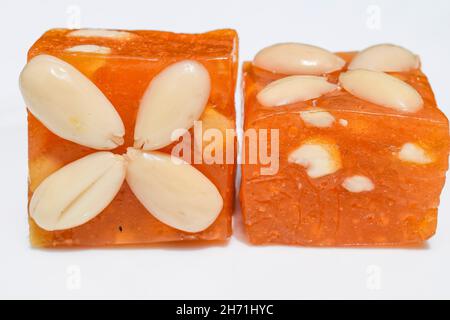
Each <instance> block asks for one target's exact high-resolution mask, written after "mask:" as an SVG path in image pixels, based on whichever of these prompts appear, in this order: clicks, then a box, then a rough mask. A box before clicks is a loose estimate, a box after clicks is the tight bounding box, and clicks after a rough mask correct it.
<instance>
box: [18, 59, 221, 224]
mask: <svg viewBox="0 0 450 320" xmlns="http://www.w3.org/2000/svg"><path fill="white" fill-rule="evenodd" d="M210 86H211V84H210V76H209V73H208V71H207V70H206V68H205V67H204V66H203V65H202V64H200V63H198V62H196V61H192V60H183V61H179V62H176V63H174V64H172V65H170V66H168V67H167V68H166V69H164V70H163V71H161V72H160V73H159V74H158V75H157V76H156V77H154V78H153V80H152V81H151V82H150V84H149V86H148V88H147V89H146V91H145V93H144V95H143V97H142V99H141V104H140V106H139V111H138V115H137V118H136V125H135V131H134V140H135V143H134V147H130V148H128V150H127V153H126V154H124V155H118V154H114V153H112V152H110V151H105V150H112V149H114V148H116V147H117V146H119V145H122V144H123V141H124V140H123V136H124V134H125V129H124V125H123V122H122V120H121V118H120V116H119V114H118V113H117V111H116V109H115V108H114V106H113V105H112V104H111V102H110V101H109V100H108V99H107V98H106V97H105V95H104V94H103V93H102V92H101V91H100V90H99V89H98V88H97V87H96V86H95V84H94V83H92V82H91V81H90V80H89V79H88V78H87V77H86V76H84V75H83V74H82V73H81V72H79V71H78V70H77V69H76V68H74V67H73V66H72V65H70V64H68V63H67V62H65V61H63V60H60V59H58V58H56V57H54V56H50V55H39V56H36V57H34V58H33V59H31V60H30V61H29V62H28V64H27V65H26V66H25V68H24V69H23V71H22V73H21V75H20V88H21V91H22V95H23V97H24V100H25V102H26V105H27V108H28V109H29V111H30V112H31V113H32V114H33V115H34V116H35V117H36V118H37V119H38V120H39V121H40V122H42V123H43V124H44V125H45V126H46V127H47V128H48V129H49V130H50V131H51V132H53V133H54V134H55V135H58V136H59V137H61V138H64V139H67V140H70V141H72V142H75V143H77V144H80V145H83V146H87V147H89V148H92V149H96V150H102V151H97V152H94V153H91V154H89V155H88V156H85V157H83V158H81V159H78V160H76V161H74V162H72V163H69V164H67V165H66V166H64V167H62V168H60V169H59V170H57V171H56V172H54V173H53V174H51V175H50V176H48V177H47V178H46V179H44V181H43V182H42V183H41V184H40V185H39V186H38V187H37V189H36V190H35V192H34V193H33V195H32V198H31V201H30V204H29V214H30V216H31V218H33V219H34V221H35V222H36V223H37V224H38V225H39V226H40V227H41V228H43V229H45V230H49V231H52V230H63V229H69V228H73V227H76V226H79V225H82V224H84V223H86V222H87V221H89V220H91V219H93V218H94V217H95V216H97V215H98V214H100V213H101V212H102V211H103V209H105V208H106V206H108V204H109V203H110V202H111V201H112V200H113V199H114V197H115V196H116V194H117V193H118V192H119V190H120V188H121V186H122V184H123V182H124V180H126V181H127V183H128V184H129V186H130V188H131V190H132V191H133V193H134V194H135V195H136V197H137V198H138V199H139V201H140V202H141V203H142V204H143V205H144V206H145V208H146V209H147V210H148V211H149V212H150V213H151V214H152V215H153V216H154V217H156V218H157V219H158V220H160V221H161V222H163V223H165V224H167V225H169V226H171V227H173V228H176V229H179V230H182V231H186V232H199V231H202V230H205V229H206V228H208V227H209V226H210V225H211V224H212V223H213V222H214V221H215V220H216V218H217V216H218V215H219V213H220V212H221V210H222V207H223V199H222V196H221V195H220V193H219V191H218V190H217V188H216V186H215V185H214V184H213V183H212V182H211V181H210V180H209V179H208V178H207V177H206V176H204V175H203V174H202V173H201V172H200V171H198V170H197V169H196V168H194V167H193V166H191V165H190V164H189V163H187V162H185V161H183V160H182V159H180V158H176V157H174V156H173V155H169V154H164V153H162V152H158V151H156V150H157V149H161V148H163V147H165V146H167V145H169V144H170V143H172V142H173V141H174V140H176V139H178V138H179V136H173V135H172V133H173V132H182V130H177V129H185V130H187V129H189V128H191V127H192V126H193V124H194V121H196V120H198V119H199V118H200V116H201V114H202V112H203V110H204V109H205V106H206V104H207V102H208V99H209V94H210Z"/></svg>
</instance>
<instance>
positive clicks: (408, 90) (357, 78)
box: [339, 69, 423, 113]
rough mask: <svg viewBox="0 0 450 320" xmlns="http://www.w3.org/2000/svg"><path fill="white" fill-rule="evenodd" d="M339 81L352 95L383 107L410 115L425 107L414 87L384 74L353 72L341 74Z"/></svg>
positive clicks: (367, 71)
mask: <svg viewBox="0 0 450 320" xmlns="http://www.w3.org/2000/svg"><path fill="white" fill-rule="evenodd" d="M339 81H340V83H341V85H342V87H343V88H344V89H345V90H347V91H348V92H349V93H351V94H352V95H354V96H356V97H358V98H360V99H363V100H366V101H369V102H371V103H375V104H378V105H380V106H383V107H387V108H391V109H394V110H398V111H401V112H408V113H412V112H417V111H419V110H420V109H422V107H423V99H422V97H421V96H420V94H419V93H418V92H417V91H416V90H415V89H414V88H413V87H411V86H410V85H409V84H407V83H406V82H404V81H402V80H400V79H397V78H396V77H393V76H390V75H388V74H386V73H383V72H379V71H370V70H361V69H360V70H352V71H348V72H345V73H341V75H340V76H339Z"/></svg>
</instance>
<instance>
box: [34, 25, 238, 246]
mask: <svg viewBox="0 0 450 320" xmlns="http://www.w3.org/2000/svg"><path fill="white" fill-rule="evenodd" d="M237 41H238V40H237V34H236V32H235V31H233V30H217V31H212V32H207V33H204V34H175V33H169V32H159V31H116V30H95V29H81V30H75V31H73V30H66V29H54V30H50V31H48V32H46V33H45V34H44V35H43V36H42V37H41V38H40V39H39V40H38V41H37V42H36V43H35V44H34V45H33V46H32V48H31V49H30V51H29V54H28V60H29V61H32V60H33V58H35V57H38V56H40V55H48V56H52V57H55V58H57V59H59V60H62V61H63V62H66V63H68V64H70V65H71V66H73V67H74V68H75V69H76V70H78V71H79V72H81V74H83V75H84V76H85V77H87V78H88V79H89V81H91V82H92V83H93V84H94V85H95V86H96V87H97V88H98V89H99V90H100V91H101V93H102V94H103V95H104V96H105V97H106V99H107V100H109V102H110V103H111V104H112V106H114V108H115V110H116V111H117V113H118V115H119V117H120V119H121V120H122V122H123V132H124V136H123V137H120V138H119V140H122V141H120V142H118V143H117V144H118V146H117V147H115V148H109V149H110V150H109V151H110V152H112V153H113V154H115V155H124V156H123V159H125V162H126V161H131V160H133V159H130V158H132V157H131V156H130V151H129V152H128V155H127V156H125V154H127V148H130V147H133V146H136V142H135V141H134V140H135V139H134V138H135V137H134V135H135V126H136V122H137V117H138V110H139V107H140V104H141V102H142V100H143V96H144V94H146V92H147V91H148V88H149V86H150V85H151V83H152V80H153V79H155V78H156V77H157V76H158V75H162V74H163V73H164V72H165V70H169V67H171V66H174V65H176V64H177V63H178V62H182V61H187V63H186V66H185V67H183V66H181V67H183V68H192V66H198V68H199V69H201V70H206V72H207V74H209V84H210V85H209V86H210V87H209V88H208V90H209V91H208V92H209V96H207V102H206V104H205V106H204V109H203V113H204V114H205V115H206V116H204V115H200V116H199V118H196V119H193V120H202V121H203V126H206V127H208V128H211V127H212V128H215V129H218V130H225V128H223V126H226V127H227V129H231V130H234V123H235V111H234V90H235V83H236V76H237ZM181 67H178V69H177V70H179V69H181ZM171 70H173V69H171ZM185 71H186V72H189V71H190V70H185ZM170 72H172V74H173V73H174V72H175V71H167V72H166V74H170ZM174 79H177V75H175V76H174ZM166 82H167V81H166ZM159 85H160V86H162V85H161V84H160V83H159ZM164 85H165V86H166V87H167V86H169V87H170V83H169V84H164ZM172 89H173V95H174V96H176V95H177V90H183V88H177V87H176V86H175V85H174V88H172ZM155 91H156V89H155ZM147 93H148V92H147ZM79 94H80V95H83V92H79ZM187 94H189V93H187ZM150 95H151V94H150ZM157 99H158V97H157V98H153V101H156V100H157ZM187 103H188V104H189V101H187ZM172 118H176V115H175V116H173V117H172ZM166 120H167V119H166ZM73 121H74V122H76V121H78V120H77V119H74V120H73ZM167 121H169V122H170V121H171V119H168V120H167ZM72 124H73V123H72ZM75 125H76V123H75ZM168 125H169V124H168ZM160 126H161V127H162V128H163V127H164V126H163V124H161V125H160ZM147 129H148V128H146V127H145V126H144V128H143V129H142V128H141V131H145V130H147ZM186 129H188V130H189V132H191V133H192V129H189V127H187V128H186ZM149 130H150V129H148V130H147V131H149ZM193 140H194V139H193ZM28 141H29V198H30V199H31V198H32V197H33V194H34V192H35V191H36V189H37V188H38V187H39V185H40V184H41V183H42V182H43V181H44V180H45V179H46V178H48V177H49V176H50V175H51V174H53V173H55V172H57V171H58V170H59V169H61V168H63V167H64V166H66V165H67V164H69V163H72V162H74V161H77V160H79V159H81V158H83V157H85V156H88V155H91V154H93V153H94V152H96V151H97V150H95V149H93V148H91V147H89V146H83V145H81V144H79V143H75V142H72V141H69V140H67V139H64V138H61V137H60V136H59V135H57V134H55V133H53V132H52V131H50V130H49V129H48V128H47V127H46V126H45V125H44V124H43V123H42V121H39V120H38V119H37V118H36V117H35V115H33V114H32V113H31V112H29V113H28ZM233 143H234V142H233ZM176 144H177V141H176V142H174V143H171V144H169V145H167V144H166V145H161V146H160V147H155V148H151V149H150V150H151V152H156V153H155V154H154V155H155V157H159V155H161V157H162V158H161V159H165V158H164V157H165V156H164V155H170V154H171V151H172V149H173V148H174V147H175V146H176ZM138 147H140V146H138ZM144 149H145V146H144ZM232 151H234V146H233V150H232ZM131 154H132V155H134V154H135V152H134V151H133V150H132V151H131ZM192 167H193V168H194V169H193V170H191V169H188V170H187V171H189V174H192V175H193V176H196V177H199V176H202V177H201V178H199V179H201V180H202V181H205V182H204V184H210V183H212V185H211V188H216V189H217V191H218V193H219V197H221V200H220V201H221V202H223V206H222V207H221V209H220V213H218V215H217V218H216V219H215V220H214V221H213V223H212V224H211V225H210V226H209V227H208V228H206V229H205V230H202V231H198V232H188V231H186V230H188V228H186V230H180V229H178V228H175V227H173V226H170V225H168V224H167V223H164V222H162V221H161V219H158V218H156V217H155V215H154V214H153V213H152V212H149V210H148V209H147V208H146V205H143V202H142V201H139V200H142V199H138V198H137V197H136V194H135V193H134V192H133V191H132V189H131V188H130V185H129V183H127V182H123V184H121V185H120V189H119V190H118V192H117V194H116V195H115V196H114V198H113V199H112V201H111V202H110V203H109V204H108V205H107V206H106V207H105V208H104V209H103V210H102V211H101V212H100V213H99V214H98V215H96V216H95V217H94V218H92V219H91V220H89V221H87V222H86V223H83V224H81V225H79V226H76V227H72V228H66V229H62V230H46V229H44V228H42V227H41V226H39V225H38V224H37V223H36V221H35V220H34V219H33V218H32V217H30V218H29V223H30V238H31V243H32V245H34V246H37V247H64V246H108V245H143V244H149V243H156V242H166V241H182V240H226V239H227V238H228V237H229V236H230V235H231V214H232V209H233V198H234V173H235V164H234V161H233V162H232V163H226V164H222V163H212V164H211V163H208V164H206V163H204V162H201V163H192ZM130 170H131V169H130ZM161 170H165V169H164V168H163V169H161ZM161 172H163V171H161ZM198 172H200V173H198ZM161 175H162V173H161ZM174 178H175V179H177V177H174ZM206 179H207V180H206ZM127 181H130V180H129V179H128V177H127ZM138 183H139V181H138V182H136V185H138ZM184 183H187V182H184ZM168 185H170V183H169V182H168ZM172 187H173V186H172ZM136 188H137V187H136ZM174 188H175V187H174ZM192 188H194V189H195V188H196V185H195V184H193V186H192ZM194 191H195V190H193V192H194ZM180 192H182V190H181V191H180ZM144 193H145V192H144ZM175 193H176V192H174V194H167V195H166V194H165V195H163V196H161V197H160V198H161V199H162V200H161V201H163V200H164V201H166V202H167V199H166V198H165V197H166V196H167V197H169V198H170V197H173V198H174V199H177V197H178V199H180V197H179V196H178V195H177V194H175ZM169 198H168V199H169ZM155 200H159V199H155ZM184 200H185V201H188V202H189V201H190V203H192V205H193V206H195V203H194V202H195V201H197V200H195V199H184ZM180 201H181V200H180ZM217 201H219V200H217ZM144 202H145V199H144ZM172 202H173V203H174V205H176V204H177V201H172ZM145 204H147V202H145ZM150 205H154V206H156V205H157V204H154V203H152V204H150ZM158 205H159V203H158ZM198 206H199V208H200V207H201V204H199V205H198ZM216 207H217V206H216ZM31 209H32V208H30V210H31ZM182 214H184V213H183V212H180V215H182ZM181 218H182V217H181Z"/></svg>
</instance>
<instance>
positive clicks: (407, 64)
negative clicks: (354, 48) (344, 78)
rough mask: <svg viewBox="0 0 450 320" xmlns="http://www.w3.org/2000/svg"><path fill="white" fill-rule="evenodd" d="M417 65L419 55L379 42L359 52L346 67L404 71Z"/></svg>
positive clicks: (418, 64) (351, 68) (418, 63)
mask: <svg viewBox="0 0 450 320" xmlns="http://www.w3.org/2000/svg"><path fill="white" fill-rule="evenodd" d="M419 66H420V59H419V57H418V56H417V55H415V54H414V53H412V52H411V51H409V50H407V49H405V48H403V47H400V46H397V45H394V44H379V45H375V46H372V47H369V48H367V49H364V50H363V51H361V52H359V53H358V54H357V55H356V56H355V57H354V58H353V60H352V62H351V63H350V65H349V66H348V69H349V70H355V69H365V70H373V71H383V72H405V71H410V70H413V69H417V68H419Z"/></svg>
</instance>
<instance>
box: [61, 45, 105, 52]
mask: <svg viewBox="0 0 450 320" xmlns="http://www.w3.org/2000/svg"><path fill="white" fill-rule="evenodd" d="M65 51H67V52H86V53H96V54H109V53H111V48H109V47H103V46H97V45H95V44H82V45H79V46H73V47H70V48H67V49H65Z"/></svg>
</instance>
